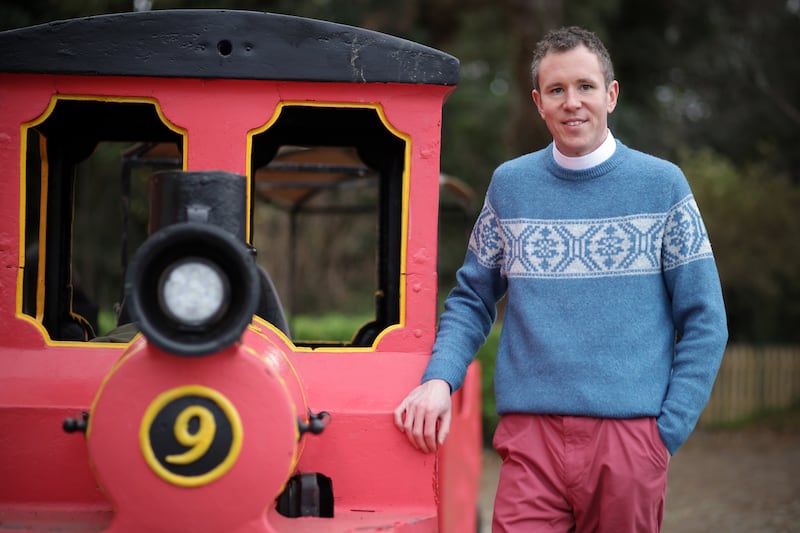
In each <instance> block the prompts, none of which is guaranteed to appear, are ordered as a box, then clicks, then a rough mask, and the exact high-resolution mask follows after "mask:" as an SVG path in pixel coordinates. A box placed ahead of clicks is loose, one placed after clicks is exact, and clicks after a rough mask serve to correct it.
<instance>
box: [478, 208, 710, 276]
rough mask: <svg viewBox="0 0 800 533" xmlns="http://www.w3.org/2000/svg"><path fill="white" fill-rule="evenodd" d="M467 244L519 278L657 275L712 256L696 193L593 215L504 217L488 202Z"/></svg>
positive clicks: (480, 258)
mask: <svg viewBox="0 0 800 533" xmlns="http://www.w3.org/2000/svg"><path fill="white" fill-rule="evenodd" d="M469 247H470V249H471V250H472V252H473V253H474V254H475V256H476V257H477V259H478V262H479V263H480V264H481V265H483V266H485V267H487V268H498V267H499V268H500V269H501V271H502V273H503V275H505V276H507V277H518V278H593V277H606V276H629V275H637V274H653V273H659V272H661V271H662V269H663V270H670V269H673V268H676V267H679V266H681V265H684V264H687V263H689V262H691V261H696V260H699V259H705V258H710V257H712V252H711V243H710V242H709V239H708V233H707V232H706V229H705V226H704V225H703V221H702V219H701V217H700V211H699V209H698V208H697V203H696V202H695V200H694V197H693V196H692V195H688V196H686V197H685V198H684V199H683V200H681V201H680V202H678V203H677V204H676V205H675V206H674V207H673V208H672V209H671V210H670V211H669V212H668V213H646V214H639V215H632V216H626V217H615V218H602V219H594V220H536V219H513V220H500V219H499V217H498V216H497V214H496V213H495V211H494V209H492V207H491V206H490V205H489V203H488V201H487V202H486V203H485V204H484V206H483V209H482V210H481V213H480V215H479V217H478V223H477V224H476V225H475V228H474V230H473V232H472V236H471V237H470V242H469Z"/></svg>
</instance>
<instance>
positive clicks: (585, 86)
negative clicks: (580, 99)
mask: <svg viewBox="0 0 800 533" xmlns="http://www.w3.org/2000/svg"><path fill="white" fill-rule="evenodd" d="M593 88H594V87H593V86H592V85H589V84H588V83H584V84H583V85H581V90H582V91H591V90H592V89H593Z"/></svg>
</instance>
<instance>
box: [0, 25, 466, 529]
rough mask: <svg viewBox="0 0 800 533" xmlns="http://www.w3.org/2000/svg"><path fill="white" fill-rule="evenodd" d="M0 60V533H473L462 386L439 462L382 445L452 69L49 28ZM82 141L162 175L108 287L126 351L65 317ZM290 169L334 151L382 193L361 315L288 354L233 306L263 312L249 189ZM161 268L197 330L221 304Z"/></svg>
mask: <svg viewBox="0 0 800 533" xmlns="http://www.w3.org/2000/svg"><path fill="white" fill-rule="evenodd" d="M0 49H2V50H3V51H4V52H3V54H2V58H0V185H1V187H2V191H3V193H2V194H0V257H1V258H2V261H3V268H0V324H2V331H3V334H2V337H1V338H0V424H2V427H3V431H2V433H0V530H2V529H12V530H20V529H23V530H26V529H29V530H35V531H103V530H108V531H117V532H141V531H148V532H156V531H164V532H167V531H192V532H195V533H198V532H223V531H224V532H245V531H247V532H250V531H253V532H255V531H258V532H271V531H280V532H284V531H287V532H291V531H325V532H336V531H398V532H399V531H402V532H434V531H443V532H449V531H452V532H462V531H470V530H472V531H474V530H476V529H477V524H476V508H477V493H478V481H479V473H480V450H481V437H480V380H479V376H478V369H477V368H475V367H473V368H471V369H470V371H469V375H468V378H467V381H466V384H465V386H464V388H463V389H462V390H461V391H459V392H458V393H457V394H456V395H455V397H454V421H453V427H452V432H451V436H450V437H449V439H448V442H447V443H446V445H445V446H444V447H443V448H442V449H441V450H440V451H439V453H437V454H435V455H424V454H421V453H419V452H417V451H415V450H414V449H413V448H412V447H411V446H410V445H409V444H408V442H407V441H406V439H405V437H404V436H403V435H402V434H401V433H400V432H398V431H397V430H396V429H395V428H394V426H393V419H392V410H393V409H394V407H395V406H396V405H397V403H398V402H399V401H400V400H401V399H402V398H403V396H404V395H405V394H406V393H407V391H408V390H410V389H411V388H412V387H413V386H414V385H415V384H416V383H417V381H418V380H419V377H420V375H421V372H422V370H423V368H424V366H425V364H426V362H427V360H428V358H429V356H430V349H431V346H432V344H433V339H434V335H435V324H436V293H437V278H436V253H437V212H438V199H439V150H440V134H441V116H442V115H441V111H442V105H443V103H444V100H445V98H446V97H447V95H448V94H449V93H450V92H451V91H452V90H453V88H454V87H455V85H456V82H457V79H458V62H457V61H456V60H455V59H454V58H452V57H451V56H447V55H446V54H443V53H441V52H438V51H436V50H432V49H429V48H426V47H423V46H420V45H418V44H415V43H410V42H408V41H403V40H401V39H396V38H393V37H389V36H386V35H383V34H379V33H375V32H369V31H366V30H362V29H358V28H351V27H347V26H340V25H336V24H330V23H325V22H320V21H313V20H308V19H300V18H296V17H288V16H280V15H271V14H265V13H251V12H226V11H162V12H150V13H129V14H122V15H108V16H100V17H91V18H88V19H81V20H72V21H64V22H57V23H52V24H47V25H43V26H37V27H31V28H24V29H20V30H12V31H8V32H3V33H0ZM101 141H114V142H131V143H133V142H142V141H147V142H150V143H152V144H153V145H155V144H158V143H167V144H169V145H171V146H173V147H175V148H176V149H177V153H178V154H180V155H179V161H180V163H179V169H178V170H176V171H175V173H176V175H177V176H178V178H177V179H178V180H179V181H180V184H179V185H178V186H177V187H178V189H175V190H172V189H169V188H165V189H158V187H156V188H155V189H151V191H152V190H157V191H159V192H160V194H161V196H160V197H158V201H159V202H161V204H159V208H160V209H162V210H164V211H163V212H159V213H156V212H155V208H154V205H153V202H154V198H153V197H151V205H150V217H151V220H150V224H151V236H150V237H149V239H148V240H147V241H145V244H144V245H142V247H141V248H139V250H138V251H137V252H136V253H137V255H136V256H135V259H134V261H133V262H132V263H131V265H130V270H129V271H128V273H127V274H128V277H127V278H126V279H127V297H126V298H128V299H131V300H134V303H133V310H132V313H133V318H134V319H135V320H136V324H137V325H138V327H139V329H140V330H141V332H140V333H139V334H137V335H136V336H135V337H134V338H133V340H132V341H130V342H110V340H109V339H106V340H105V341H101V342H96V341H97V339H91V337H92V333H91V330H90V329H88V328H86V327H85V320H83V319H82V318H81V316H79V313H78V311H77V309H76V307H75V304H74V302H75V298H74V296H75V294H74V292H75V291H74V287H73V285H72V279H73V278H72V274H73V273H72V268H73V265H72V257H73V253H72V251H73V245H74V241H73V228H72V223H73V218H74V209H75V208H74V202H75V197H76V193H75V190H74V187H75V181H74V174H75V168H76V166H77V165H78V164H79V163H80V162H81V161H82V160H84V159H85V158H86V157H87V155H88V154H89V153H91V152H92V150H94V148H95V146H96V145H97V143H98V142H101ZM289 145H292V146H304V147H315V146H346V147H354V148H355V150H356V151H357V152H358V153H359V154H360V155H361V157H362V159H363V160H365V161H368V162H369V166H370V167H372V168H374V169H377V170H376V172H377V178H376V179H377V181H378V182H379V187H378V188H379V191H380V192H379V194H378V198H379V199H378V204H379V205H378V210H379V213H380V214H379V216H378V220H379V225H380V229H379V234H380V238H379V239H378V240H379V244H378V247H379V250H378V251H377V255H378V256H379V261H378V269H379V273H378V276H377V277H378V282H377V284H378V286H377V287H376V293H377V294H378V295H379V296H378V297H377V298H376V310H375V317H374V320H373V321H371V323H370V324H368V325H367V326H366V327H365V328H364V329H363V331H361V332H359V334H358V335H356V336H354V339H353V341H351V342H342V343H338V344H337V343H333V344H313V343H305V344H304V343H302V342H299V341H298V340H296V339H294V338H293V337H292V336H291V335H290V334H289V333H288V332H287V331H285V330H286V328H285V327H283V325H282V324H281V317H280V316H277V317H276V316H270V315H269V313H262V312H261V311H260V310H259V309H261V308H262V306H261V305H260V303H259V298H261V296H259V297H256V298H254V297H252V295H253V294H258V295H261V293H262V292H263V291H264V290H265V285H264V282H263V273H262V271H261V270H260V269H259V268H258V267H256V266H255V261H250V259H249V258H250V255H249V252H250V251H251V247H249V246H248V245H249V244H252V242H253V231H254V230H253V228H254V226H253V206H254V205H255V203H256V200H255V196H256V194H257V193H256V178H255V176H256V174H257V172H258V170H259V169H260V168H264V167H265V165H267V164H268V163H269V161H270V160H272V159H273V158H274V156H275V154H276V153H277V152H278V150H280V149H282V147H286V146H289ZM184 175H189V177H190V178H191V176H192V175H193V176H194V178H195V179H197V176H199V177H200V178H199V179H200V181H199V182H197V181H195V182H193V181H191V179H189V181H187V182H183V181H181V180H182V179H183V176H184ZM212 175H213V176H216V175H222V176H223V180H226V179H228V178H227V177H228V176H231V178H230V180H231V181H230V182H228V181H223V185H222V186H220V189H219V191H224V193H222V194H220V195H219V197H218V198H216V195H215V193H213V191H212V194H210V195H206V196H205V197H204V198H200V199H198V198H195V197H194V196H192V192H191V191H192V188H193V187H201V186H202V184H203V183H205V181H204V180H205V177H206V176H212ZM159 176H160V174H159ZM237 180H239V181H237ZM228 183H230V184H231V185H230V186H228V185H226V184H228ZM237 183H241V184H242V185H241V192H237V191H238V189H237V187H238V186H239V185H237ZM298 187H299V185H298ZM176 191H181V192H180V193H179V192H176ZM186 191H188V192H186ZM184 193H186V194H188V195H189V198H188V200H187V199H180V198H179V199H177V200H176V198H177V197H178V196H180V195H181V194H184ZM226 195H229V196H230V201H231V202H232V203H231V204H228V203H224V202H223V200H225V201H227V200H226V198H225V197H226ZM179 200H180V201H179ZM217 200H218V201H219V202H223V203H222V204H219V205H218V204H215V202H216V201H217ZM102 201H108V200H107V199H104V200H102ZM115 201H116V199H115ZM231 206H233V207H231ZM164 213H167V214H166V215H164ZM209 213H211V214H209ZM215 213H216V214H215ZM156 214H157V215H158V216H156ZM165 216H166V218H168V219H169V220H164V217H165ZM216 216H219V217H221V219H220V220H221V222H219V223H217V219H216V218H215V217H216ZM154 218H157V219H158V220H157V221H156V222H155V223H154V222H153V219H154ZM102 223H103V222H102V221H98V224H102ZM220 226H221V227H222V229H220ZM251 263H252V264H251ZM181 267H189V268H195V269H203V268H205V270H206V271H208V272H209V273H210V274H208V275H209V276H210V277H208V278H202V279H203V280H206V281H204V283H205V285H203V286H204V287H206V288H207V287H209V286H210V285H213V284H211V283H210V282H209V281H208V280H212V281H214V280H216V281H220V280H221V281H220V285H219V286H220V287H221V288H220V289H219V291H218V293H214V294H217V295H218V294H222V295H223V296H224V298H225V299H224V300H220V301H214V302H211V304H209V305H211V306H212V307H211V308H209V309H210V311H209V312H208V314H206V315H203V314H202V313H203V311H202V310H199V308H200V307H201V306H202V305H205V303H206V302H207V301H208V300H209V299H213V298H215V297H217V296H214V295H211V296H209V295H208V294H201V295H198V296H197V299H195V300H193V299H192V298H194V296H192V294H191V291H192V290H193V289H192V286H191V284H190V283H189V282H185V283H187V284H184V285H181V283H183V282H182V281H181V279H179V278H178V277H174V276H173V277H172V278H170V276H171V275H172V274H173V273H174V272H177V271H178V270H179V269H180V268H181ZM204 275H205V274H204ZM175 276H177V274H176V275H175ZM173 282H174V283H173ZM171 283H172V284H173V285H170V284H171ZM266 288H269V287H268V286H267V287H266ZM169 291H173V292H172V293H170V292H169ZM172 294H175V296H172ZM173 297H174V298H176V299H177V300H181V302H182V301H183V300H186V302H185V303H186V305H187V306H188V307H183V308H181V307H178V306H177V305H178V304H180V303H181V302H177V303H176V307H170V306H171V300H170V298H173ZM221 298H222V297H221ZM214 305H217V306H218V307H214ZM184 313H186V314H184ZM190 313H195V314H194V315H191V314H190ZM91 340H94V341H95V342H89V341H91ZM82 413H86V415H85V420H84V419H83V417H82ZM65 420H68V422H67V423H66V428H67V429H69V430H76V429H77V430H85V433H81V432H80V431H65V430H64V424H65ZM84 422H85V423H86V425H85V426H84Z"/></svg>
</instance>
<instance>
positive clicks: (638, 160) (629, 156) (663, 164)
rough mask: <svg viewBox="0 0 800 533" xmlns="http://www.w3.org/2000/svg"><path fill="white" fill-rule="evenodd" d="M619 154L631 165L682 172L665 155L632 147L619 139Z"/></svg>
mask: <svg viewBox="0 0 800 533" xmlns="http://www.w3.org/2000/svg"><path fill="white" fill-rule="evenodd" d="M616 153H617V154H618V155H619V156H621V157H623V158H625V159H626V161H627V162H628V163H629V164H631V165H637V166H641V167H644V168H647V169H651V170H654V171H662V172H670V173H674V172H676V173H679V174H682V172H681V170H680V168H679V167H678V165H676V164H675V163H673V162H672V161H669V160H668V159H664V158H663V157H660V156H657V155H654V154H651V153H648V152H643V151H641V150H637V149H636V148H631V147H629V146H627V145H625V144H623V143H622V142H621V141H619V140H617V152H616Z"/></svg>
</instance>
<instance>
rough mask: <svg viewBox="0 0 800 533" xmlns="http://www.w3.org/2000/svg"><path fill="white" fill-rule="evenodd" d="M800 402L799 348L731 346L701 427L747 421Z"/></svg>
mask: <svg viewBox="0 0 800 533" xmlns="http://www.w3.org/2000/svg"><path fill="white" fill-rule="evenodd" d="M798 402H800V347H798V346H785V347H784V346H759V347H756V346H747V345H732V346H728V348H727V350H726V351H725V357H724V358H723V360H722V366H721V367H720V370H719V375H718V376H717V381H716V383H715V384H714V390H713V391H712V393H711V399H710V400H709V402H708V405H707V406H706V409H705V411H703V414H702V416H701V417H700V422H699V425H700V426H709V425H716V424H725V423H731V422H737V421H742V420H746V419H747V418H749V417H752V416H754V415H757V414H759V413H763V412H765V411H770V410H776V409H782V408H786V407H789V406H791V405H794V404H797V403H798Z"/></svg>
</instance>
